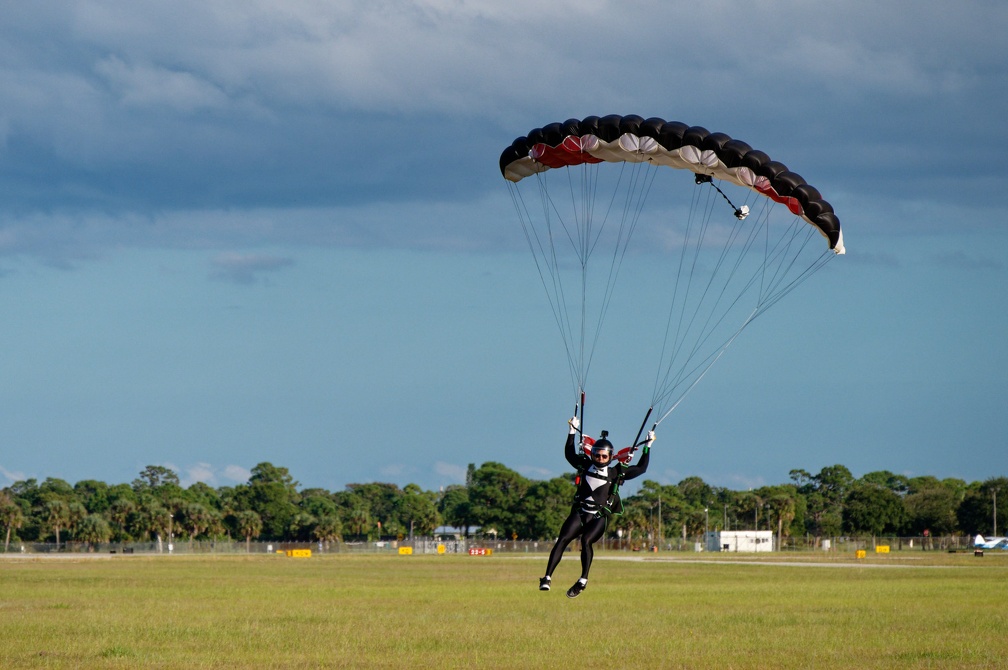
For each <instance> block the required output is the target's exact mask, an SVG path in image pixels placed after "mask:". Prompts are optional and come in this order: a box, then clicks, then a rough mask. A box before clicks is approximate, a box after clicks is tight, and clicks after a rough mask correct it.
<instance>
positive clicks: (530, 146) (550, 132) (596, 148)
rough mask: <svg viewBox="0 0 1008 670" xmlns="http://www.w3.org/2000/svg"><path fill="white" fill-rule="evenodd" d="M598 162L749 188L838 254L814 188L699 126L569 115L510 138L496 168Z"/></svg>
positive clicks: (507, 174)
mask: <svg viewBox="0 0 1008 670" xmlns="http://www.w3.org/2000/svg"><path fill="white" fill-rule="evenodd" d="M603 161H606V162H613V163H617V162H633V163H641V162H649V163H653V164H655V165H663V166H668V167H672V168H678V169H684V170H690V171H692V172H694V173H696V174H698V175H704V176H709V177H712V178H714V179H723V180H725V181H729V182H731V183H733V184H736V185H738V186H744V187H746V188H750V189H752V190H754V191H756V192H757V193H760V194H762V195H765V196H767V197H768V198H770V199H772V200H774V201H775V202H779V203H782V204H784V205H786V206H787V208H788V209H789V210H791V212H793V213H794V214H796V215H798V216H801V217H802V218H803V219H805V221H807V222H808V223H810V224H812V225H813V226H815V227H816V228H818V229H819V231H820V232H821V233H822V234H823V236H825V237H826V239H827V240H829V247H830V249H832V250H833V251H834V252H835V253H837V254H842V253H844V246H843V234H842V233H841V231H840V220H839V219H838V218H837V217H836V214H834V212H833V207H832V206H831V205H830V204H829V203H828V202H826V200H824V199H823V197H822V195H821V194H820V193H819V191H818V190H817V189H816V188H815V187H814V186H812V185H810V184H807V183H806V182H805V180H804V179H803V178H802V177H801V175H799V174H797V173H795V172H792V171H790V170H789V169H788V168H787V166H786V165H784V164H783V163H780V162H778V161H775V160H771V158H770V156H768V155H767V154H766V153H764V152H763V151H760V150H758V149H753V148H752V147H751V146H749V145H748V144H747V143H745V142H743V141H742V140H736V139H732V138H731V137H729V136H728V135H726V134H724V133H712V132H710V131H709V130H707V129H706V128H703V127H701V126H687V125H686V124H685V123H680V122H678V121H665V120H664V119H659V118H656V117H652V118H649V119H643V118H641V117H640V116H633V115H631V116H619V115H617V114H610V115H609V116H603V117H598V116H589V117H586V118H584V119H582V120H580V121H579V120H577V119H568V120H567V121H564V122H563V123H551V124H549V125H547V126H543V127H542V128H537V129H535V130H533V131H532V132H530V133H529V134H528V135H526V136H524V137H519V138H518V139H516V140H515V141H514V142H512V144H511V146H509V147H508V148H507V149H505V150H504V151H503V152H502V153H501V157H500V170H501V174H502V175H504V178H505V179H508V180H510V181H512V182H519V181H521V180H522V179H524V178H525V177H529V176H531V175H534V174H538V173H540V172H543V171H545V170H548V169H550V168H559V167H565V166H571V165H579V164H582V163H601V162H603Z"/></svg>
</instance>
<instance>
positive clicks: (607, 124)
mask: <svg viewBox="0 0 1008 670" xmlns="http://www.w3.org/2000/svg"><path fill="white" fill-rule="evenodd" d="M622 120H623V117H622V116H619V115H618V114H610V115H609V116H603V117H602V118H601V119H599V122H598V132H597V133H596V135H598V137H599V139H601V140H603V141H604V142H615V141H616V140H618V139H619V136H620V135H621V133H620V121H622Z"/></svg>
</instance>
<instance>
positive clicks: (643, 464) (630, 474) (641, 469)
mask: <svg viewBox="0 0 1008 670" xmlns="http://www.w3.org/2000/svg"><path fill="white" fill-rule="evenodd" d="M654 441H655V434H654V431H653V430H652V431H650V432H649V433H648V434H647V440H645V442H644V447H643V449H642V451H643V452H644V453H643V454H641V459H640V461H638V462H637V463H636V464H635V465H628V466H627V467H626V470H624V474H623V478H624V479H633V478H634V477H640V476H641V475H642V474H644V473H645V472H647V466H648V463H650V462H651V445H652V444H653V443H654Z"/></svg>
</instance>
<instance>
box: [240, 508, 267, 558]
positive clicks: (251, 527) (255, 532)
mask: <svg viewBox="0 0 1008 670" xmlns="http://www.w3.org/2000/svg"><path fill="white" fill-rule="evenodd" d="M262 528H263V523H262V519H261V518H260V517H259V515H258V514H256V513H255V512H253V511H252V510H245V511H244V512H239V513H238V530H239V532H241V534H242V535H244V536H245V553H251V550H250V548H249V545H250V544H251V543H252V538H253V537H259V533H261V532H262Z"/></svg>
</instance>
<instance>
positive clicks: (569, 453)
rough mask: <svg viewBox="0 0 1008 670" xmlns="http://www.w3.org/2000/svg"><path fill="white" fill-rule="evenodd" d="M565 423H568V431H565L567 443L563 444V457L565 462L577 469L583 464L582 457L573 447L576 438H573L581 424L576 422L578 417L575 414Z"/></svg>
mask: <svg viewBox="0 0 1008 670" xmlns="http://www.w3.org/2000/svg"><path fill="white" fill-rule="evenodd" d="M567 423H568V424H570V432H568V433H567V443H566V444H565V445H564V457H565V458H566V459H567V462H568V463H570V464H571V467H573V468H575V469H579V468H581V466H582V465H584V462H583V460H584V459H583V458H581V455H580V454H578V453H577V449H576V448H575V443H576V442H577V440H576V439H574V438H575V436H576V435H577V431H578V427H579V426H580V425H581V424H580V423H579V422H578V418H577V417H576V416H575V417H573V418H571V420H570V421H568V422H567Z"/></svg>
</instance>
